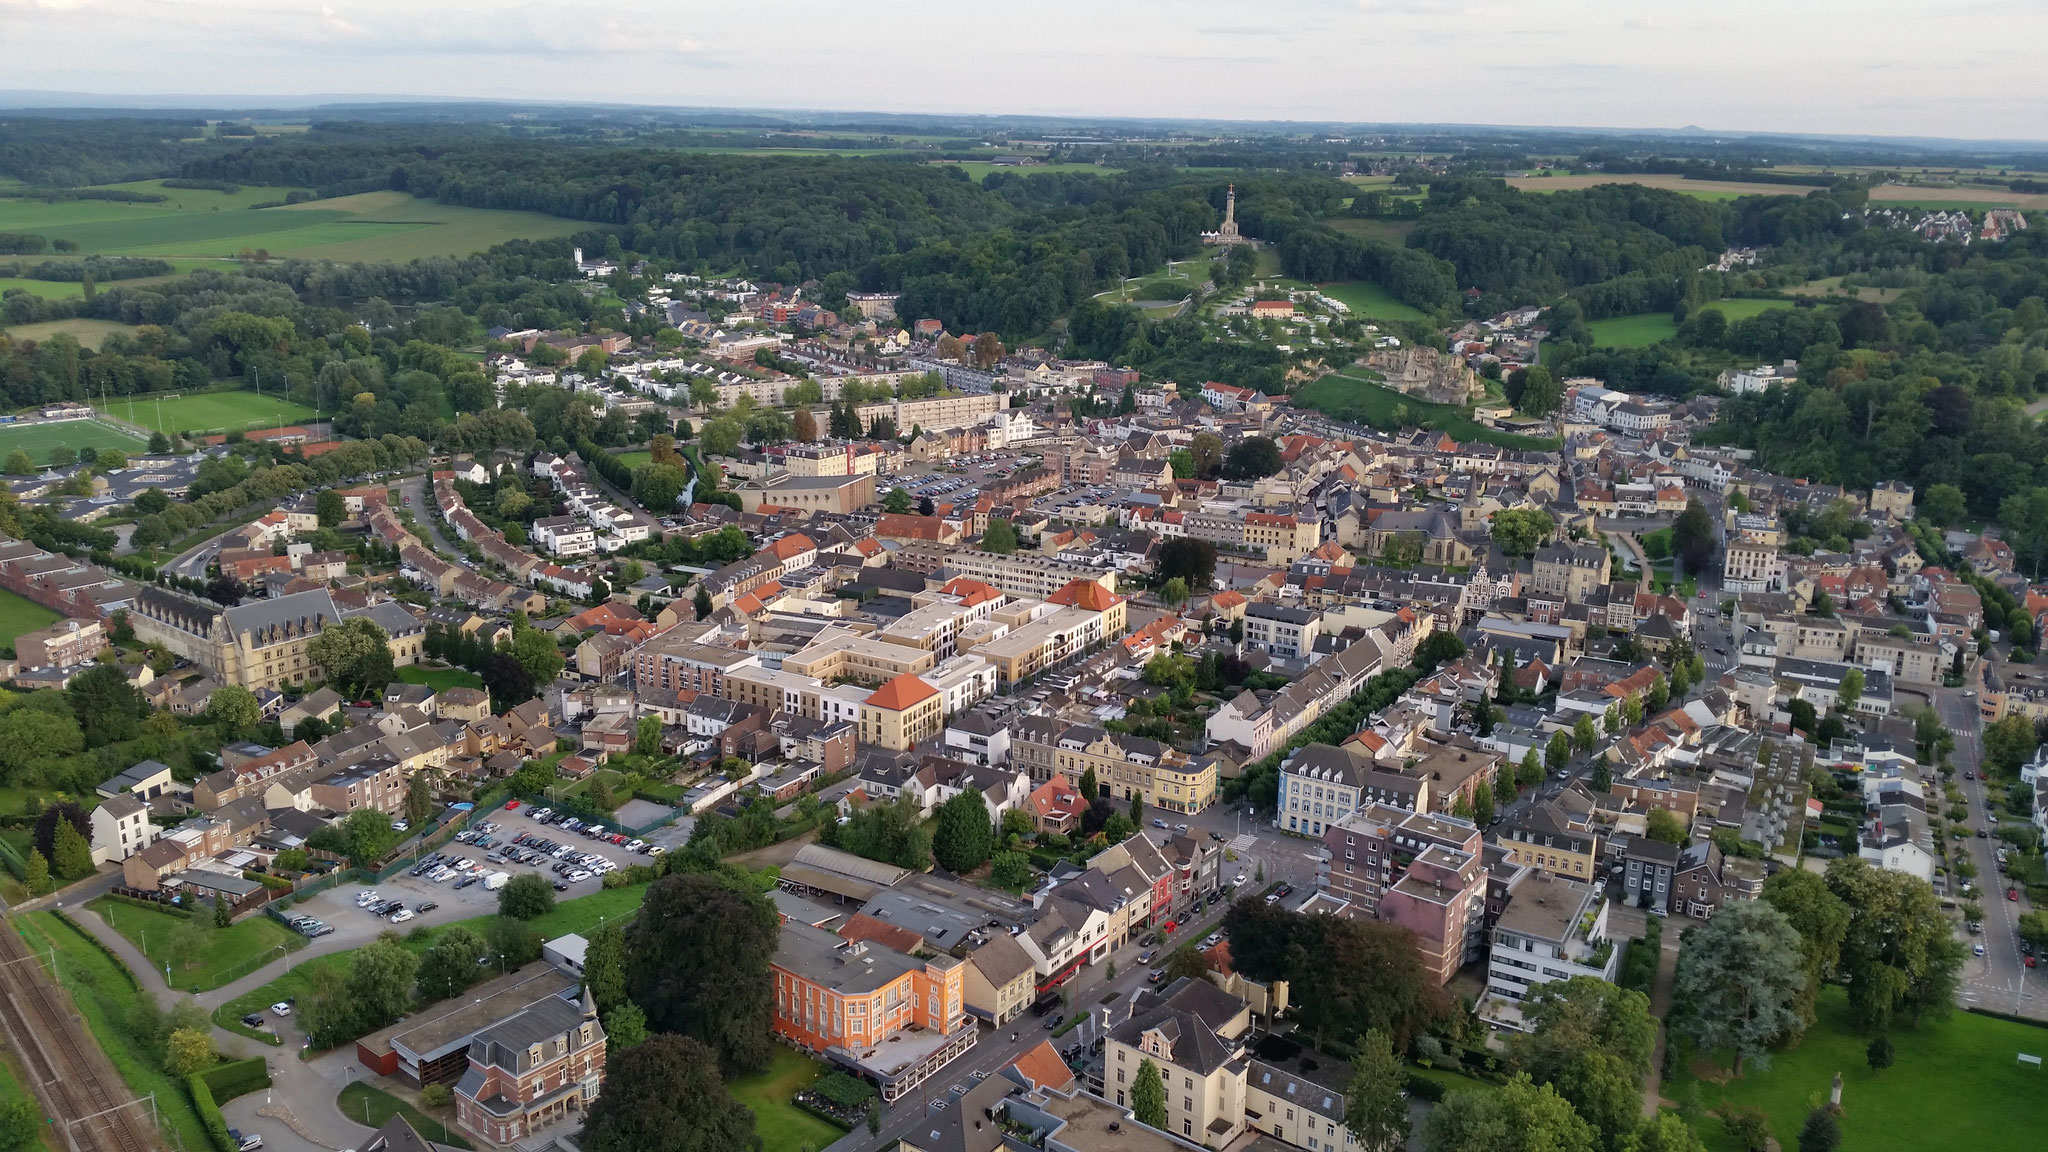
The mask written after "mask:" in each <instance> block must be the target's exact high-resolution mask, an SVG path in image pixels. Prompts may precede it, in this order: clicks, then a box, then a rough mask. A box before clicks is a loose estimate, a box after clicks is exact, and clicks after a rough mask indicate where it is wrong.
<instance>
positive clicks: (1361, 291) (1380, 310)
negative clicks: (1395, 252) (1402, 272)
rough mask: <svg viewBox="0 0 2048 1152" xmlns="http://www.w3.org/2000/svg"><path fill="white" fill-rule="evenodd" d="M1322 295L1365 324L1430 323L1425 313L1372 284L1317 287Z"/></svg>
mask: <svg viewBox="0 0 2048 1152" xmlns="http://www.w3.org/2000/svg"><path fill="white" fill-rule="evenodd" d="M1316 288H1317V290H1318V291H1320V292H1321V293H1322V294H1323V295H1325V296H1328V297H1329V298H1330V299H1332V300H1337V301H1341V302H1342V303H1343V304H1344V306H1345V307H1347V308H1349V309H1351V314H1352V315H1353V316H1356V317H1358V318H1359V319H1361V320H1427V319H1429V317H1428V316H1427V315H1425V314H1424V313H1423V311H1422V309H1420V308H1417V307H1415V306H1414V305H1411V304H1403V303H1401V302H1400V301H1399V300H1396V299H1394V298H1393V296H1391V295H1389V294H1388V292H1387V290H1386V289H1385V288H1382V287H1380V286H1379V285H1377V284H1374V283H1373V282H1371V281H1370V280H1345V281H1340V282H1337V283H1332V284H1318V285H1316Z"/></svg>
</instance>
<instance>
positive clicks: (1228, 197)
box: [1216, 184, 1242, 244]
mask: <svg viewBox="0 0 2048 1152" xmlns="http://www.w3.org/2000/svg"><path fill="white" fill-rule="evenodd" d="M1240 239H1242V237H1240V236H1239V235H1238V234H1237V185H1235V184H1232V185H1230V191H1229V192H1227V193H1226V194H1225V197H1224V200H1223V227H1221V228H1218V229H1217V230H1216V240H1217V242H1218V243H1220V244H1235V243H1237V242H1238V241H1239V240H1240Z"/></svg>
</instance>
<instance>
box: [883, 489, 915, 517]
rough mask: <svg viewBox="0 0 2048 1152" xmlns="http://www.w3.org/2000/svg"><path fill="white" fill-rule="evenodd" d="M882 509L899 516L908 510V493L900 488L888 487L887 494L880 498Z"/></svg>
mask: <svg viewBox="0 0 2048 1152" xmlns="http://www.w3.org/2000/svg"><path fill="white" fill-rule="evenodd" d="M882 510H883V511H885V512H893V513H895V514H897V515H899V516H900V515H902V514H903V513H905V512H908V511H910V493H908V492H906V491H904V490H903V489H901V488H891V489H889V494H888V495H887V496H884V497H883V498H882Z"/></svg>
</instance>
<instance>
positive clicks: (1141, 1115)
mask: <svg viewBox="0 0 2048 1152" xmlns="http://www.w3.org/2000/svg"><path fill="white" fill-rule="evenodd" d="M1131 1115H1132V1117H1134V1118H1135V1119H1136V1120H1137V1121H1138V1123H1140V1124H1149V1125H1151V1126H1152V1127H1154V1128H1159V1129H1164V1128H1165V1127H1166V1086H1165V1084H1164V1083H1163V1082H1162V1080H1161V1079H1160V1075H1159V1065H1157V1064H1154V1063H1153V1062H1152V1061H1151V1059H1150V1058H1149V1057H1148V1058H1146V1059H1143V1060H1140V1061H1138V1071H1137V1072H1136V1073H1135V1074H1134V1075H1132V1077H1131Z"/></svg>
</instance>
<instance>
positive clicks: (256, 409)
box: [106, 392, 320, 432]
mask: <svg viewBox="0 0 2048 1152" xmlns="http://www.w3.org/2000/svg"><path fill="white" fill-rule="evenodd" d="M106 411H107V412H108V413H109V414H110V415H114V416H118V417H120V418H121V419H123V420H126V421H128V422H129V423H131V424H135V425H138V426H140V427H143V428H148V429H152V430H154V431H157V432H228V431H235V430H240V429H249V428H278V427H283V426H285V425H288V424H302V423H304V422H306V421H308V420H317V419H319V418H320V414H319V413H318V412H315V411H314V410H313V409H311V408H308V407H306V406H305V405H304V404H298V403H294V402H293V401H290V400H286V399H284V398H283V397H281V396H275V395H272V396H263V395H258V394H257V393H254V392H202V393H199V394H197V395H189V396H168V397H163V398H161V399H159V398H158V397H155V396H148V395H144V396H123V397H119V398H116V399H112V400H109V401H108V402H107V405H106Z"/></svg>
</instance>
